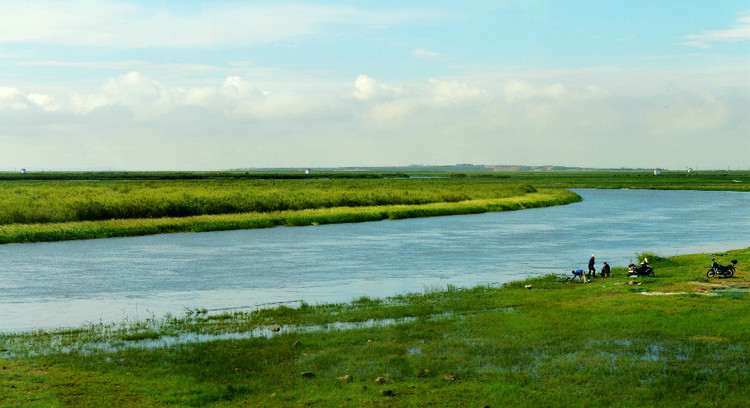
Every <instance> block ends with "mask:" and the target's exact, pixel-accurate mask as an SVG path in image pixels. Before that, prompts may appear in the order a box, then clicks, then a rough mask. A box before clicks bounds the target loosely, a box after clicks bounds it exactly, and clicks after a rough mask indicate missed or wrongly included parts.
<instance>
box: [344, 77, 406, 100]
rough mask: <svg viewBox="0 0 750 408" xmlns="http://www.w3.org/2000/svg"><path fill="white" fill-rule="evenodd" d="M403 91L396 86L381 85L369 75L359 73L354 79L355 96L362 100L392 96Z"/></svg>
mask: <svg viewBox="0 0 750 408" xmlns="http://www.w3.org/2000/svg"><path fill="white" fill-rule="evenodd" d="M400 93H401V90H400V89H399V88H398V87H395V86H389V85H381V84H378V83H377V81H376V80H374V79H372V78H370V77H368V76H367V75H364V74H361V75H358V76H357V78H356V79H355V80H354V97H355V98H357V99H358V100H360V101H367V100H370V99H375V98H383V97H392V96H395V95H398V94H400Z"/></svg>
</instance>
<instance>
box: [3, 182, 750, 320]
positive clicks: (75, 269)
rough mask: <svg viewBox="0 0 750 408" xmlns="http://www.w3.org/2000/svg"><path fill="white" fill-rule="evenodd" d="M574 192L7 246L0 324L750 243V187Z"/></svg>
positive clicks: (313, 294)
mask: <svg viewBox="0 0 750 408" xmlns="http://www.w3.org/2000/svg"><path fill="white" fill-rule="evenodd" d="M575 191H576V192H577V193H578V194H580V195H581V196H582V197H583V198H584V200H583V201H582V202H580V203H575V204H570V205H566V206H560V207H550V208H539V209H530V210H522V211H513V212H503V213H486V214H477V215H460V216H449V217H431V218H417V219H406V220H397V221H391V220H386V221H379V222H367V223H359V224H336V225H320V226H309V227H279V228H271V229H263V230H240V231H222V232H205V233H182V234H164V235H151V236H144V237H130V238H111V239H97V240H87V241H68V242H53V243H39V244H9V245H1V246H0V311H1V312H0V331H6V332H7V331H19V330H29V329H39V328H44V329H48V328H55V327H70V326H80V325H81V324H84V323H86V322H97V323H98V322H100V321H101V322H119V321H122V320H124V319H128V320H133V319H144V318H147V317H151V316H155V317H162V316H163V315H164V314H165V313H171V314H173V315H180V314H182V313H183V312H184V311H185V310H186V309H195V308H206V309H209V310H220V309H225V308H255V307H262V306H264V305H270V304H275V303H276V302H291V303H294V302H295V301H299V300H304V301H305V302H307V303H310V304H317V303H327V302H340V301H349V300H352V299H355V298H358V297H361V296H370V297H385V296H391V295H396V294H403V293H408V292H423V291H425V290H432V289H435V288H444V287H446V285H449V284H450V285H455V286H458V287H471V286H475V285H478V284H491V285H497V284H502V283H504V282H508V281H510V280H518V279H523V278H526V277H529V276H538V275H543V274H547V273H556V274H566V273H569V272H570V270H571V269H579V268H580V269H586V263H587V261H588V259H589V257H590V256H591V255H592V254H594V255H596V260H597V265H596V266H597V269H599V268H600V267H601V265H602V262H604V261H607V262H608V263H609V264H610V265H612V266H613V267H618V266H626V265H627V264H628V263H629V262H630V261H637V259H636V253H640V252H644V251H649V252H654V253H657V254H660V255H662V256H671V255H677V254H685V253H701V252H706V253H711V252H714V251H724V250H728V249H736V248H745V247H748V246H750V193H737V192H703V191H657V190H593V189H580V190H575ZM709 264H710V257H709V256H708V255H707V256H706V266H707V267H708V265H709ZM746 267H747V266H743V265H738V270H739V271H740V272H739V273H743V272H742V270H743V268H746ZM657 274H658V271H657ZM699 275H700V273H696V276H699Z"/></svg>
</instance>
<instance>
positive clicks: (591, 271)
mask: <svg viewBox="0 0 750 408" xmlns="http://www.w3.org/2000/svg"><path fill="white" fill-rule="evenodd" d="M594 263H595V262H594V255H591V259H589V273H588V274H587V275H589V276H590V277H594V278H596V268H594Z"/></svg>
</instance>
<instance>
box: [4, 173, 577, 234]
mask: <svg viewBox="0 0 750 408" xmlns="http://www.w3.org/2000/svg"><path fill="white" fill-rule="evenodd" d="M521 189H522V190H521V191H525V188H524V187H521ZM502 191H503V192H504V193H506V194H507V193H508V190H502ZM510 191H513V190H510ZM517 191H518V190H516V192H515V194H518V192H517ZM498 195H502V194H501V193H498ZM580 199H581V198H580V196H578V195H577V194H575V193H572V192H570V191H567V190H553V189H540V190H539V191H535V192H529V193H525V194H520V195H511V196H509V197H504V198H480V199H474V200H465V201H458V202H434V203H426V204H410V205H406V204H396V205H372V206H339V207H333V208H329V207H323V208H311V209H300V210H284V211H266V212H245V213H239V214H216V215H195V216H187V217H162V218H133V219H109V220H99V221H72V222H51V223H35V224H22V223H13V224H6V225H0V243H14V242H44V241H62V240H75V239H91V238H110V237H124V236H136V235H148V234H161V233H174V232H203V231H221V230H231V229H255V228H269V227H275V226H302V225H318V224H332V223H349V222H363V221H377V220H384V219H401V218H414V217H428V216H438V215H455V214H475V213H482V212H490V211H508V210H518V209H523V208H535V207H543V206H552V205H563V204H568V203H571V202H576V201H580Z"/></svg>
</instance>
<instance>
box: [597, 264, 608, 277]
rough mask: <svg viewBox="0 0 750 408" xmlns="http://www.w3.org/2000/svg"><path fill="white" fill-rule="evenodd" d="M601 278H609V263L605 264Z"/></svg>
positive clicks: (600, 274)
mask: <svg viewBox="0 0 750 408" xmlns="http://www.w3.org/2000/svg"><path fill="white" fill-rule="evenodd" d="M599 276H602V277H604V276H606V277H609V264H608V263H606V262H605V263H604V266H602V271H601V272H600V273H599Z"/></svg>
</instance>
